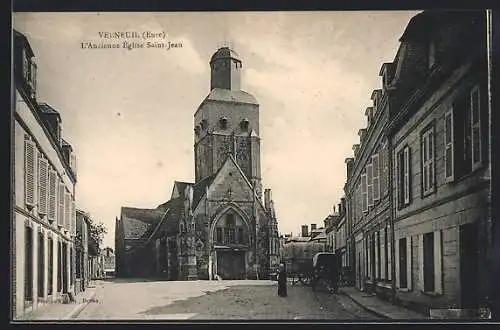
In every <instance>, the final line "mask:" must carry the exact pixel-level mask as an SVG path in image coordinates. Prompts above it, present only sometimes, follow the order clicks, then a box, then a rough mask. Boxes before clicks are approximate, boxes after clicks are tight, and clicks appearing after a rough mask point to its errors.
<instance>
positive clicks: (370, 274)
mask: <svg viewBox="0 0 500 330" xmlns="http://www.w3.org/2000/svg"><path fill="white" fill-rule="evenodd" d="M364 251H365V252H364V253H365V255H364V258H365V263H364V267H365V274H366V277H367V278H369V279H377V280H382V281H385V282H390V281H391V280H392V274H391V240H390V238H389V227H388V226H387V227H385V228H383V229H380V230H378V231H376V232H373V233H371V235H369V236H367V237H366V239H365V240H364Z"/></svg>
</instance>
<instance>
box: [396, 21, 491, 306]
mask: <svg viewBox="0 0 500 330" xmlns="http://www.w3.org/2000/svg"><path fill="white" fill-rule="evenodd" d="M424 31H425V32H424ZM424 34H425V35H424ZM404 50H407V51H406V52H405V51H404ZM395 61H396V65H397V67H398V69H397V70H396V74H395V77H393V79H392V82H391V85H393V86H396V87H395V95H394V98H395V99H396V103H397V104H398V107H397V111H395V112H394V113H393V115H392V116H391V122H390V126H389V127H390V139H391V145H392V154H391V159H392V162H393V168H394V171H393V173H392V176H391V179H392V184H393V189H392V190H391V191H392V200H393V210H394V212H393V216H394V220H393V221H394V235H395V236H394V238H395V244H394V247H395V261H396V262H395V287H396V290H397V299H398V300H400V301H402V302H404V303H406V304H418V305H420V306H426V307H428V308H461V309H469V308H472V309H474V308H477V307H478V306H479V304H482V303H484V302H485V301H486V297H487V296H488V290H489V277H488V275H487V274H488V272H489V269H490V268H489V264H490V260H489V259H490V255H491V239H490V237H491V235H490V234H489V233H490V217H489V214H488V209H489V203H490V198H489V180H490V178H489V175H488V173H489V166H490V160H489V157H488V143H489V141H488V86H487V79H488V76H487V73H488V67H487V52H486V14H485V12H458V13H452V12H450V13H442V14H433V15H432V14H430V13H429V14H425V15H419V16H416V17H414V18H413V19H412V21H411V22H410V23H409V25H408V27H407V29H406V31H405V33H404V34H403V36H402V38H401V46H400V51H399V52H398V55H397V56H396V59H395ZM408 63H412V65H411V66H409V65H407V64H408ZM410 77H411V79H410Z"/></svg>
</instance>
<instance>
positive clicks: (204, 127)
mask: <svg viewBox="0 0 500 330" xmlns="http://www.w3.org/2000/svg"><path fill="white" fill-rule="evenodd" d="M200 126H201V129H203V130H205V129H207V126H208V122H207V120H206V119H203V120H202V121H201V123H200Z"/></svg>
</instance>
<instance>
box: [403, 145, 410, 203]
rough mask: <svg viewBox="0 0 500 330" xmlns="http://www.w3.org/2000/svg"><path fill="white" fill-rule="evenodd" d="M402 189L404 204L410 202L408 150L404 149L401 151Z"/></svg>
mask: <svg viewBox="0 0 500 330" xmlns="http://www.w3.org/2000/svg"><path fill="white" fill-rule="evenodd" d="M403 162H404V163H403V171H404V175H403V180H404V184H403V186H404V187H403V189H404V191H403V192H404V203H405V204H407V203H409V202H410V148H408V147H405V148H404V151H403Z"/></svg>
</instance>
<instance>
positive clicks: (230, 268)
mask: <svg viewBox="0 0 500 330" xmlns="http://www.w3.org/2000/svg"><path fill="white" fill-rule="evenodd" d="M217 273H218V275H220V276H221V277H222V279H224V280H243V279H245V253H244V252H242V251H218V252H217Z"/></svg>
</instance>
